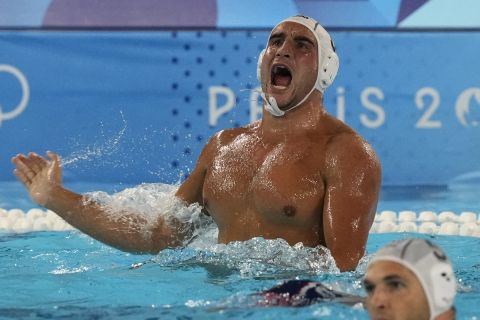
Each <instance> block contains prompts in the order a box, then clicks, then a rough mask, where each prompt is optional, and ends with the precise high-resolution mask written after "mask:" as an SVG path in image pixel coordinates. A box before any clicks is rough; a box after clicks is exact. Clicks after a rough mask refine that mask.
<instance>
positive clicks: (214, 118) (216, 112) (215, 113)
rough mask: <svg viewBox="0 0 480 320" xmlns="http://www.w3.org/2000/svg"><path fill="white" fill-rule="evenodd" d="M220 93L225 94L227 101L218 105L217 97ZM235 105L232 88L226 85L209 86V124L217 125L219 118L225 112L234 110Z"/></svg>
mask: <svg viewBox="0 0 480 320" xmlns="http://www.w3.org/2000/svg"><path fill="white" fill-rule="evenodd" d="M219 94H221V95H224V96H225V97H226V99H227V101H226V102H225V103H224V104H223V106H221V107H219V106H218V99H217V97H218V95H219ZM234 106H235V94H234V93H233V91H232V90H231V89H230V88H228V87H224V86H214V87H210V88H208V107H209V115H208V124H209V125H211V126H216V125H217V122H218V118H220V116H221V115H222V114H225V113H227V112H228V111H230V110H232V108H233V107H234Z"/></svg>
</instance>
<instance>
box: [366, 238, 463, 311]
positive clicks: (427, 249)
mask: <svg viewBox="0 0 480 320" xmlns="http://www.w3.org/2000/svg"><path fill="white" fill-rule="evenodd" d="M376 261H393V262H396V263H399V264H401V265H403V266H405V267H406V268H408V269H409V270H410V271H412V272H413V273H414V274H415V276H416V277H417V279H418V280H419V282H420V284H421V285H422V287H423V291H424V292H425V295H426V297H427V300H428V304H429V307H430V319H434V318H435V317H436V316H438V315H439V314H442V313H443V312H445V311H447V310H449V309H450V308H451V307H452V306H453V301H454V298H455V294H456V289H457V281H456V279H455V274H454V272H453V267H452V264H451V262H450V261H449V259H448V257H447V255H446V254H445V252H443V250H442V249H440V248H439V247H438V246H436V245H435V244H433V243H432V242H430V241H428V240H425V239H405V240H399V241H394V242H392V243H390V244H388V245H387V246H385V247H383V248H381V249H380V250H378V252H377V253H376V254H375V256H374V257H373V258H372V260H371V261H370V263H369V264H372V263H374V262H376Z"/></svg>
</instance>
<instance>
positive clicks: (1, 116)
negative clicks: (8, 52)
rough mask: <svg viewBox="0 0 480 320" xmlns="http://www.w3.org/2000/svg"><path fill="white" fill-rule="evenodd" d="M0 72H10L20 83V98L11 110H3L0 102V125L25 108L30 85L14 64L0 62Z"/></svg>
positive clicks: (28, 97)
mask: <svg viewBox="0 0 480 320" xmlns="http://www.w3.org/2000/svg"><path fill="white" fill-rule="evenodd" d="M0 72H6V73H10V74H12V75H13V76H14V77H15V78H16V79H17V80H18V82H19V83H20V86H21V87H22V99H21V100H20V103H19V104H18V105H17V106H16V107H15V108H14V109H13V110H12V111H8V112H3V110H2V105H1V104H0V126H1V125H2V122H3V121H4V120H12V119H13V118H15V117H17V116H18V115H19V114H21V113H22V112H23V110H25V108H26V107H27V104H28V100H29V99H30V87H29V85H28V81H27V78H26V77H25V75H24V74H23V73H22V72H21V71H20V70H18V69H17V68H15V67H14V66H11V65H8V64H0Z"/></svg>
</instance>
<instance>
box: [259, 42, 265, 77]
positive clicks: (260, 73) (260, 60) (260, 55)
mask: <svg viewBox="0 0 480 320" xmlns="http://www.w3.org/2000/svg"><path fill="white" fill-rule="evenodd" d="M264 55H265V49H263V50H262V52H260V54H259V55H258V61H257V79H258V81H260V85H262V60H263V56H264Z"/></svg>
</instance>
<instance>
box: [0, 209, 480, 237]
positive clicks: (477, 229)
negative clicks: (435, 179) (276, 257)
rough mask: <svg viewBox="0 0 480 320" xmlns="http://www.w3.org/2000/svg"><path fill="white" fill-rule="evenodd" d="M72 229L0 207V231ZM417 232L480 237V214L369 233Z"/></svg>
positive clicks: (421, 215) (52, 218) (389, 220)
mask: <svg viewBox="0 0 480 320" xmlns="http://www.w3.org/2000/svg"><path fill="white" fill-rule="evenodd" d="M68 230H75V228H73V227H72V226H71V225H69V224H68V223H66V222H65V221H64V220H63V219H62V218H60V217H59V216H57V215H56V214H55V213H54V212H53V211H50V210H42V209H39V208H33V209H30V210H28V211H27V212H24V211H23V210H20V209H10V210H5V209H2V208H0V232H9V233H25V232H31V231H68ZM390 232H417V233H424V234H439V235H460V236H472V237H480V215H479V214H477V213H476V212H470V211H465V212H461V213H458V214H457V213H455V212H452V211H442V212H439V213H437V212H434V211H421V212H418V213H417V212H415V211H410V210H404V211H399V212H396V211H390V210H384V211H381V212H378V213H377V214H376V215H375V221H374V223H373V225H372V228H371V229H370V233H390Z"/></svg>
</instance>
